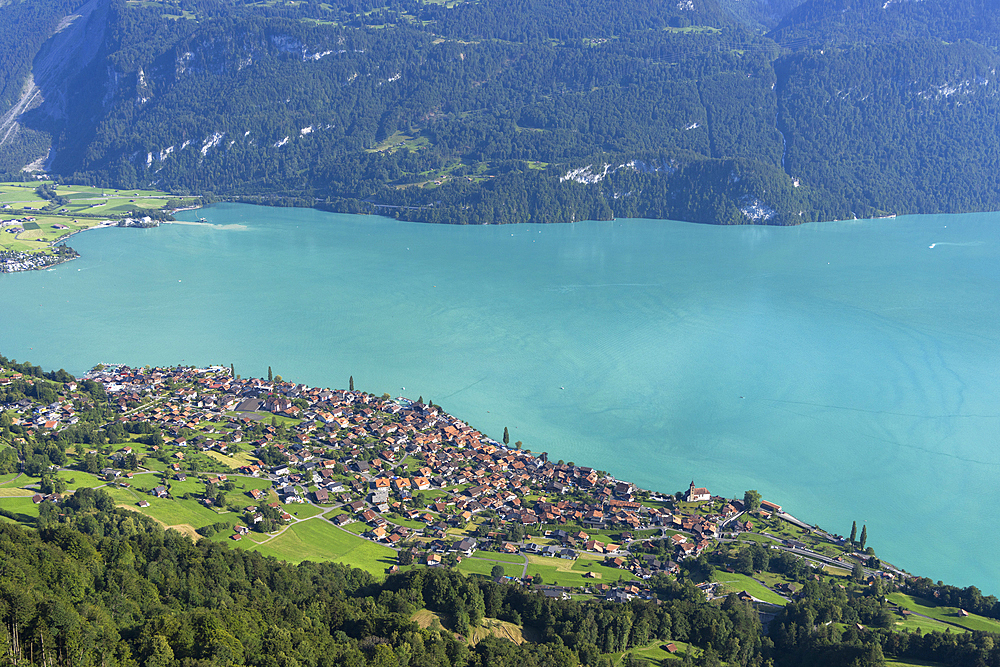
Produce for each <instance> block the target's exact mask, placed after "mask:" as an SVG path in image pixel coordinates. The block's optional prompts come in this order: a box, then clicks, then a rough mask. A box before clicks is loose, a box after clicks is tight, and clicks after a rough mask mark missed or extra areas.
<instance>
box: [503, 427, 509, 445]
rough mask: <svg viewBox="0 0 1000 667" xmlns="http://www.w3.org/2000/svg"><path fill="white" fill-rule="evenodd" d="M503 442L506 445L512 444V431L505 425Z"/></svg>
mask: <svg viewBox="0 0 1000 667" xmlns="http://www.w3.org/2000/svg"><path fill="white" fill-rule="evenodd" d="M503 444H505V445H509V444H510V433H508V432H507V427H506V426H504V427H503Z"/></svg>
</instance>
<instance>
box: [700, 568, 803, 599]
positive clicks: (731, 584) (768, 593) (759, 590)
mask: <svg viewBox="0 0 1000 667" xmlns="http://www.w3.org/2000/svg"><path fill="white" fill-rule="evenodd" d="M712 581H718V582H720V583H722V584H725V586H726V588H727V589H728V590H729V591H730V592H732V593H739V592H741V591H746V592H747V593H749V594H750V595H752V596H754V597H755V598H757V599H758V600H763V601H764V602H770V603H772V604H777V605H785V604H787V603H786V602H785V600H783V599H782V598H781V596H780V595H778V594H777V593H775V592H774V591H772V590H770V589H768V588H766V587H765V586H764V585H762V584H760V583H758V582H756V581H754V580H753V579H752V578H750V577H748V576H747V575H745V574H739V573H736V572H732V573H730V572H723V571H721V570H716V572H715V574H714V575H713V576H712Z"/></svg>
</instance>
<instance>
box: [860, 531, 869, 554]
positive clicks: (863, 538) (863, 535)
mask: <svg viewBox="0 0 1000 667" xmlns="http://www.w3.org/2000/svg"><path fill="white" fill-rule="evenodd" d="M867 541H868V526H867V525H864V526H861V548H862V549H864V548H865V542H867Z"/></svg>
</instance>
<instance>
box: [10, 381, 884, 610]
mask: <svg viewBox="0 0 1000 667" xmlns="http://www.w3.org/2000/svg"><path fill="white" fill-rule="evenodd" d="M24 379H25V378H24V377H22V376H20V374H18V373H3V374H0V388H2V387H4V386H7V385H10V384H11V383H13V382H16V381H18V380H24ZM81 385H87V386H89V387H91V389H92V391H90V392H89V393H87V394H82V393H81ZM96 385H100V389H99V390H95V387H96ZM351 385H352V386H353V379H352V381H351ZM95 391H96V393H97V394H98V395H103V396H104V400H105V401H106V405H107V407H108V408H110V409H111V410H112V411H113V413H114V414H115V415H116V419H115V421H116V422H117V424H119V425H123V426H124V430H123V431H122V432H123V433H137V435H130V436H129V437H128V438H125V439H123V441H122V442H120V443H118V444H117V445H116V444H111V443H108V444H107V445H105V446H104V447H100V448H94V449H91V448H88V447H83V446H80V445H77V447H76V456H77V457H78V458H79V460H80V462H81V464H83V463H84V461H86V465H89V466H90V473H91V474H93V475H94V477H95V478H97V479H96V481H97V482H98V484H101V485H106V486H107V488H108V489H109V490H111V492H112V494H113V495H114V497H115V499H116V501H127V500H131V501H132V502H128V503H127V505H128V506H131V507H133V508H134V509H135V510H136V511H140V512H144V513H149V514H150V515H151V516H153V517H154V518H157V519H158V520H162V521H163V522H164V523H165V524H167V523H168V521H167V518H168V517H169V515H171V513H173V514H178V510H177V509H176V508H177V507H178V506H190V505H194V504H197V510H198V511H199V512H203V514H200V515H198V517H197V518H194V519H191V520H190V521H189V522H188V524H187V525H188V527H189V528H191V529H192V530H195V531H196V533H197V534H192V537H209V538H211V539H215V540H217V541H219V540H225V541H227V542H229V543H230V544H233V545H234V546H235V547H237V548H243V547H248V548H260V547H262V546H263V547H266V546H270V545H275V544H277V543H279V542H280V540H281V539H282V535H285V534H289V533H291V532H292V531H294V530H296V529H302V530H304V528H302V527H303V526H305V525H310V526H315V525H317V524H315V522H316V521H321V522H324V523H328V524H329V526H330V530H334V531H337V532H338V533H339V534H340V536H341V537H342V538H343V539H347V540H348V541H351V542H353V543H354V544H357V543H358V541H361V542H368V543H371V544H372V545H379V548H380V549H381V550H382V551H380V553H381V554H382V556H381V557H380V558H379V559H377V562H372V563H368V565H369V569H371V568H373V567H378V568H380V569H382V570H383V571H384V572H385V573H390V574H391V573H393V572H397V571H399V570H400V569H401V568H408V567H414V566H418V565H426V566H430V567H458V568H459V569H463V570H466V571H469V572H474V573H479V574H486V573H489V574H490V576H495V577H505V578H508V579H512V580H518V581H522V582H524V584H525V585H530V586H535V587H538V588H539V589H540V590H542V591H544V592H545V593H546V594H547V595H551V596H559V597H570V596H571V595H587V596H597V597H601V598H604V599H607V600H613V601H626V600H628V599H631V598H632V597H650V596H651V593H650V590H649V587H648V585H647V583H648V582H649V580H650V579H651V578H653V577H657V576H676V575H678V574H680V573H681V571H682V570H683V569H688V570H697V568H699V567H701V568H705V567H706V563H707V562H708V561H709V560H711V561H712V562H714V563H715V564H716V565H715V567H716V568H719V572H720V573H722V574H726V573H730V574H731V576H732V577H734V578H735V581H729V582H728V583H727V582H726V578H725V576H715V577H714V578H712V577H709V578H708V580H706V581H705V583H704V584H703V585H701V586H700V587H701V588H702V590H703V592H704V593H705V595H706V596H707V597H708V598H709V599H712V598H714V597H724V596H725V595H726V594H727V593H728V592H733V589H734V584H737V585H739V588H740V590H738V591H735V592H738V593H740V595H741V596H743V597H745V598H746V599H749V600H753V601H755V602H757V603H760V604H762V605H765V606H766V605H780V604H783V603H784V602H786V601H787V600H789V599H791V596H793V595H794V593H795V589H796V586H795V584H794V583H793V582H792V581H791V580H788V579H783V578H781V577H770V578H769V579H767V580H764V579H762V578H761V577H762V576H763V575H760V576H758V577H756V578H751V577H743V576H742V575H739V574H735V573H734V570H733V568H732V563H730V562H727V559H726V554H727V553H729V551H730V549H735V548H737V547H739V546H741V545H742V546H745V545H746V544H748V543H751V544H752V543H753V542H752V540H759V541H764V542H766V543H768V545H769V548H770V549H772V550H775V551H782V552H783V553H786V554H789V555H790V557H793V558H794V559H800V560H801V561H802V562H803V563H804V564H806V566H807V567H808V568H810V571H813V572H814V573H815V574H814V575H812V576H815V577H819V576H821V575H831V574H833V575H834V576H845V577H846V576H849V575H851V574H852V572H851V568H852V563H853V562H854V561H853V560H849V559H847V558H846V556H848V555H849V554H850V552H851V551H852V550H853V549H852V548H851V547H850V545H848V544H847V543H846V542H847V541H846V540H845V539H844V538H843V537H841V536H838V535H831V534H828V533H825V532H824V531H821V530H818V529H816V528H814V527H813V526H810V525H808V524H806V523H804V522H801V521H799V520H798V519H795V518H794V517H792V516H790V515H788V514H786V513H784V512H783V511H782V508H781V507H780V506H779V505H777V504H775V503H773V502H769V501H767V500H763V499H760V498H759V497H758V498H757V502H753V501H752V500H751V501H750V502H751V503H752V504H753V505H754V506H753V507H748V506H746V504H745V503H746V502H747V498H746V497H744V498H742V499H741V498H732V499H728V498H723V497H720V496H716V495H713V494H711V493H710V492H709V491H708V489H706V488H703V487H697V486H696V485H695V483H694V482H693V481H692V482H691V483H690V485H689V486H688V488H687V489H686V490H685V491H682V492H678V493H675V494H672V495H660V494H656V493H652V492H650V491H648V490H644V489H640V488H637V487H635V486H633V485H632V484H630V483H629V482H627V481H623V480H619V479H616V478H614V477H613V476H612V475H610V474H608V473H607V472H605V471H600V470H595V469H593V468H590V467H587V466H580V465H575V464H572V463H565V462H563V461H551V460H550V458H549V456H548V454H547V453H544V452H542V453H534V452H530V451H527V450H526V449H524V448H523V446H522V445H521V443H514V444H509V443H501V442H498V441H496V440H493V439H492V438H489V437H488V436H486V435H484V434H482V433H481V432H479V431H477V430H476V429H474V428H472V427H471V426H469V425H468V424H466V423H464V422H463V421H461V420H459V419H458V418H456V417H454V416H452V415H450V414H448V413H447V412H445V411H444V410H442V409H441V408H440V407H438V406H435V405H433V404H432V403H429V402H428V403H424V402H423V400H422V399H418V400H416V401H413V400H410V399H407V398H403V397H397V398H391V397H390V396H389V395H387V394H384V395H382V396H375V395H372V394H369V393H366V392H363V391H355V390H353V388H352V389H348V390H334V389H323V388H316V387H308V386H305V385H302V384H295V383H291V382H285V381H282V380H281V378H280V376H278V377H275V378H273V379H272V380H265V379H262V378H246V379H242V378H240V377H238V376H236V375H235V374H234V372H233V369H232V368H228V367H224V366H212V367H208V368H190V367H174V368H148V367H147V368H130V367H128V366H122V365H106V366H104V365H101V366H97V367H95V369H93V370H92V371H90V372H89V373H87V374H86V375H85V376H83V377H82V378H80V380H78V381H77V380H72V381H69V382H66V383H64V384H63V386H62V391H61V392H60V394H59V397H58V400H55V401H53V402H51V403H48V404H46V405H37V404H36V403H35V402H32V401H30V400H22V401H20V402H18V403H15V404H8V405H5V406H0V408H2V409H5V410H8V411H9V413H10V414H13V415H15V418H14V423H15V424H18V425H21V426H27V427H31V428H35V429H39V430H49V431H57V432H58V431H60V430H62V429H66V428H69V427H72V426H73V425H75V424H77V422H78V421H79V415H78V414H77V413H78V411H79V410H80V409H87V408H91V407H92V403H93V396H94V394H95ZM88 401H89V402H88ZM138 425H142V427H141V428H139V427H138ZM116 428H118V427H114V426H112V427H110V428H109V427H107V426H106V427H105V429H104V430H105V431H111V430H115V429H116ZM116 432H117V431H116ZM77 467H78V468H79V467H80V466H77ZM241 489H245V490H244V491H243V492H242V493H236V492H238V491H240V490H241ZM747 496H750V492H748V494H747ZM60 498H61V496H60V494H59V493H58V492H50V493H42V492H39V493H35V494H34V495H33V497H32V501H33V503H35V504H36V505H37V504H40V503H45V502H58V501H59V500H60ZM164 503H169V505H164ZM123 504H125V503H124V502H123ZM168 507H172V508H174V509H170V510H168V509H167V508H168ZM178 516H179V514H178ZM178 523H180V522H179V521H178ZM315 539H321V538H315ZM747 540H751V541H750V542H747ZM387 555H388V557H387ZM861 555H862V556H863V555H864V554H861ZM709 557H710V558H709ZM730 560H731V559H730ZM696 562H697V564H696ZM709 567H711V566H709ZM863 575H864V576H865V577H866V578H867V579H868V580H869V581H870V582H874V581H875V580H877V579H882V580H885V581H892V580H893V579H895V578H896V577H899V576H902V575H903V573H901V572H900V571H898V570H895V569H894V568H891V567H888V566H886V567H881V568H880V567H872V568H868V567H865V568H864V571H863Z"/></svg>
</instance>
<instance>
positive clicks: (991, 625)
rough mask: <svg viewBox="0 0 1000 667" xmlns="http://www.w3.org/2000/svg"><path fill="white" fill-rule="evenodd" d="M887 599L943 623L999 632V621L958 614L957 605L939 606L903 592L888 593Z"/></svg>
mask: <svg viewBox="0 0 1000 667" xmlns="http://www.w3.org/2000/svg"><path fill="white" fill-rule="evenodd" d="M889 601H890V602H894V603H896V604H898V605H899V606H901V607H905V608H906V609H909V610H910V611H914V612H916V613H918V614H924V615H925V616H930V617H931V618H934V619H937V620H939V621H942V622H945V623H953V624H955V625H960V626H962V627H963V628H968V629H969V630H974V631H981V632H997V633H1000V621H996V620H993V619H992V618H985V617H983V616H977V615H976V614H969V615H968V616H964V617H963V616H959V615H958V607H941V606H938V605H936V604H935V603H934V602H932V601H930V600H925V599H924V598H918V597H915V596H913V595H905V594H903V593H892V594H890V595H889Z"/></svg>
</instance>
